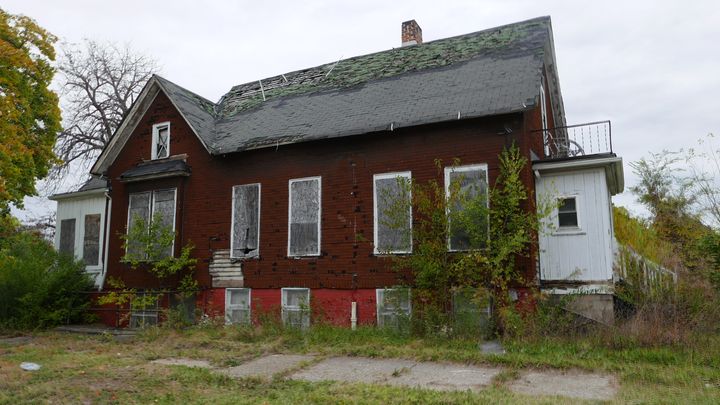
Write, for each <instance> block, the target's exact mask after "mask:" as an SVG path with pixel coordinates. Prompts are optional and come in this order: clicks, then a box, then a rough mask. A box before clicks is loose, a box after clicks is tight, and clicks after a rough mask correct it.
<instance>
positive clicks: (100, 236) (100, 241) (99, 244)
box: [81, 207, 129, 270]
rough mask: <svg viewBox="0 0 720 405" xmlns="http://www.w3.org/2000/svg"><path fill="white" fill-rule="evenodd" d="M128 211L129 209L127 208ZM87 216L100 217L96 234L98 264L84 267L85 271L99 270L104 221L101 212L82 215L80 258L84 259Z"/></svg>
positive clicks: (101, 265)
mask: <svg viewBox="0 0 720 405" xmlns="http://www.w3.org/2000/svg"><path fill="white" fill-rule="evenodd" d="M128 209H129V207H128ZM88 215H100V229H99V232H98V258H97V259H98V262H97V263H98V264H96V265H94V266H85V269H86V270H101V269H102V267H103V264H102V246H103V221H104V220H105V216H104V215H103V213H102V212H94V213H88V214H84V215H83V223H82V228H83V229H82V234H83V239H82V240H83V242H82V256H81V257H83V258H84V257H85V217H86V216H88Z"/></svg>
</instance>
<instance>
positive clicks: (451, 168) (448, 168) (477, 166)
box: [445, 163, 490, 252]
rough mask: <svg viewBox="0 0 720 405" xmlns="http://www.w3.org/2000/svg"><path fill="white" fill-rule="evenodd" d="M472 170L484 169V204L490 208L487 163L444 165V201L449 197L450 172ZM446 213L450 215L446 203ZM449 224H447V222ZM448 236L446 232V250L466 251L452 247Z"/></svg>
mask: <svg viewBox="0 0 720 405" xmlns="http://www.w3.org/2000/svg"><path fill="white" fill-rule="evenodd" d="M474 170H484V171H485V187H486V188H487V197H486V198H485V204H486V206H487V208H488V209H490V174H489V173H488V165H487V163H475V164H471V165H463V166H446V167H445V201H447V200H448V199H449V198H450V174H451V173H462V172H471V171H474ZM445 209H446V212H445V214H446V215H450V207H449V206H447V205H446V207H445ZM448 225H449V224H448ZM450 236H451V235H449V234H448V240H447V246H448V252H467V251H468V250H462V249H453V248H452V247H451V246H450ZM489 237H490V221H488V238H489Z"/></svg>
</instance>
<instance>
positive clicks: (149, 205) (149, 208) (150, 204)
mask: <svg viewBox="0 0 720 405" xmlns="http://www.w3.org/2000/svg"><path fill="white" fill-rule="evenodd" d="M139 194H149V195H150V198H148V208H147V209H148V216H150V215H151V211H150V210H151V209H152V200H153V198H152V190H151V191H140V192H137V193H128V208H127V221H126V222H125V234H126V235H127V234H128V233H130V219H131V214H130V209H131V208H132V204H131V202H130V200H132V196H133V195H139ZM127 250H128V245H127V244H125V254H127Z"/></svg>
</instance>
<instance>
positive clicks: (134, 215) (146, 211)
mask: <svg viewBox="0 0 720 405" xmlns="http://www.w3.org/2000/svg"><path fill="white" fill-rule="evenodd" d="M151 196H152V194H151V193H150V192H144V193H134V194H130V203H129V205H128V232H130V230H131V229H133V228H134V227H136V226H140V225H142V226H144V227H147V226H149V224H150V200H151ZM142 251H143V246H142V244H141V243H140V242H139V241H132V240H130V241H128V245H127V254H128V255H131V256H137V255H140V254H142Z"/></svg>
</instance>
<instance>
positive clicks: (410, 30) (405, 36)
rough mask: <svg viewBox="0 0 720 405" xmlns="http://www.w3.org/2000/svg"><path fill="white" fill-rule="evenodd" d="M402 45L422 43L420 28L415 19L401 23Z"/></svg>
mask: <svg viewBox="0 0 720 405" xmlns="http://www.w3.org/2000/svg"><path fill="white" fill-rule="evenodd" d="M401 39H402V46H408V45H416V44H422V29H421V28H420V26H419V25H418V23H417V21H415V20H410V21H405V22H404V23H402V38H401Z"/></svg>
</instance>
